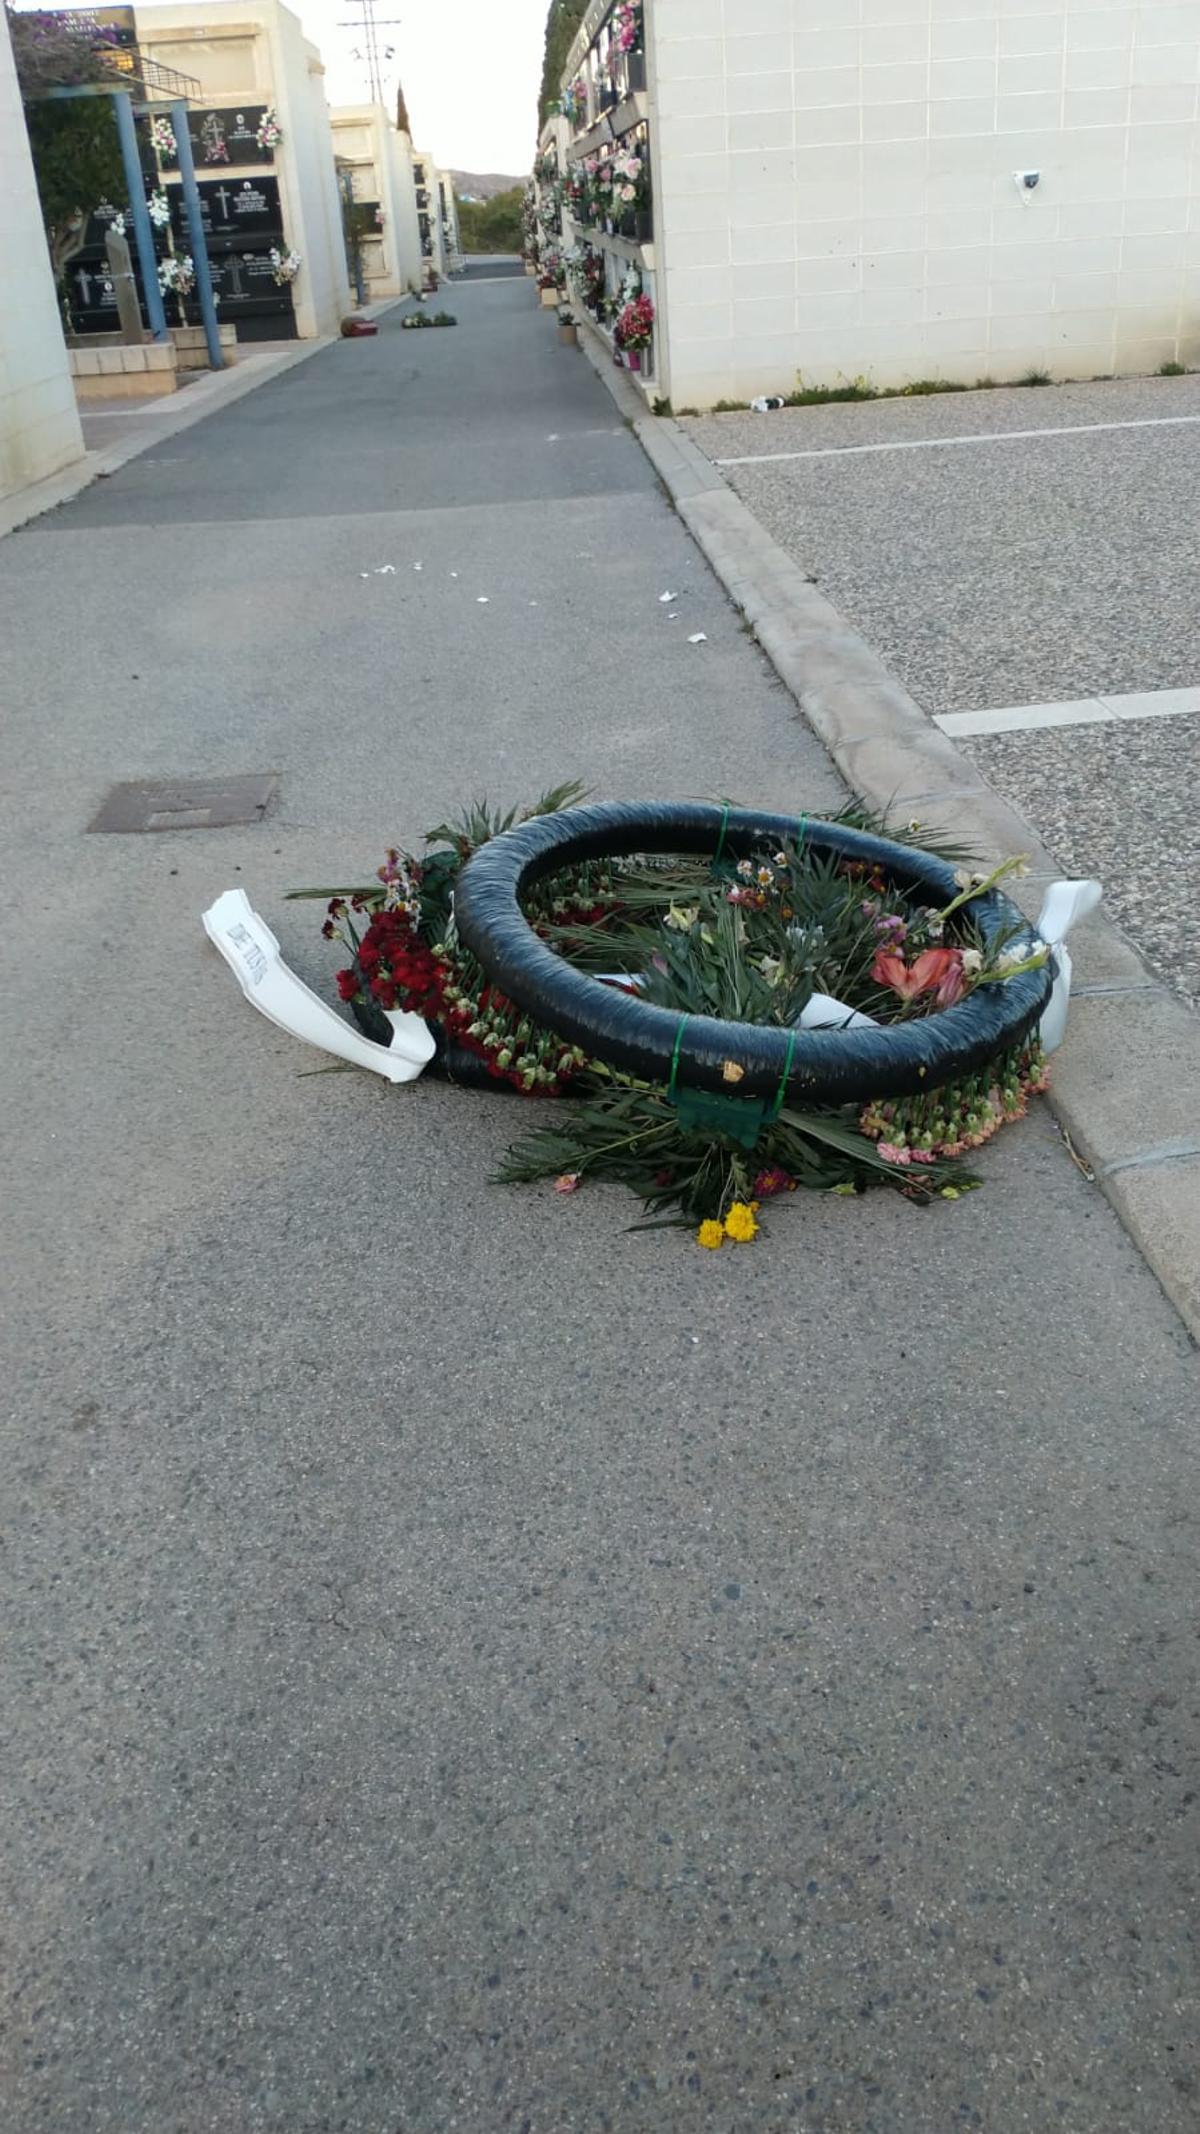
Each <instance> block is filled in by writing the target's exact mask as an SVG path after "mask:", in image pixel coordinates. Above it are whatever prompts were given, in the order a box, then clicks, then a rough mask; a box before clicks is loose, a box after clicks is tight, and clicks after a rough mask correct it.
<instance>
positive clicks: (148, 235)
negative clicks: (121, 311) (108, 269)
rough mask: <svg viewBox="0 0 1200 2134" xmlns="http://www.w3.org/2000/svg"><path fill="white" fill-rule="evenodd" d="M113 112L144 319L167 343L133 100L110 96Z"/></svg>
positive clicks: (121, 95)
mask: <svg viewBox="0 0 1200 2134" xmlns="http://www.w3.org/2000/svg"><path fill="white" fill-rule="evenodd" d="M112 101H113V109H114V111H115V112H116V117H117V135H118V138H119V140H120V143H121V160H122V162H123V163H124V165H125V183H126V185H127V186H128V188H129V206H130V210H131V212H132V215H133V234H134V237H135V238H136V240H137V255H138V265H139V267H140V268H141V270H142V296H143V298H144V300H145V305H146V317H147V318H148V319H149V321H150V331H151V333H152V334H153V336H154V339H155V340H156V341H169V340H170V338H171V336H170V334H169V332H168V331H167V314H166V312H165V311H164V310H163V300H162V290H161V289H160V288H159V286H158V261H157V260H156V259H155V257H154V231H153V230H152V228H151V226H150V216H149V213H148V211H147V208H146V180H145V177H144V176H143V174H142V165H141V159H140V157H139V155H138V144H137V128H136V126H135V125H134V123H133V102H132V99H131V98H130V97H129V96H128V95H127V94H126V92H125V91H124V90H123V89H121V90H118V91H117V93H116V95H115V96H114V97H113V100H112Z"/></svg>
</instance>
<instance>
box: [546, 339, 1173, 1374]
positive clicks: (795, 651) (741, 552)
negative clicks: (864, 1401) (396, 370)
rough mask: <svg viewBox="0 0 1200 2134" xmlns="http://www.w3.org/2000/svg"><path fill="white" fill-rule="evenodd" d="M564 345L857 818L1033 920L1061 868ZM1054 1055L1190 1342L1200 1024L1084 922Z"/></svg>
mask: <svg viewBox="0 0 1200 2134" xmlns="http://www.w3.org/2000/svg"><path fill="white" fill-rule="evenodd" d="M580 325H581V334H580V345H581V347H582V348H583V349H584V352H585V354H586V355H587V357H588V360H589V362H591V363H592V364H593V365H594V367H595V369H596V370H597V371H598V373H599V375H600V377H601V378H602V379H603V381H604V383H605V385H606V386H607V387H608V389H609V391H610V392H611V394H612V396H613V399H614V400H615V401H616V404H617V406H618V408H619V409H620V411H621V414H622V415H623V416H624V417H625V418H626V420H627V421H628V422H629V424H630V426H631V428H632V430H633V433H634V435H635V436H636V438H637V440H638V442H639V444H640V445H641V447H642V449H643V451H644V452H645V453H646V456H647V458H648V459H649V460H650V462H651V464H652V466H653V467H654V468H655V469H656V470H657V472H658V474H659V476H660V478H661V480H662V483H663V486H664V488H665V489H666V491H667V494H668V495H669V497H670V498H671V501H672V503H673V504H674V506H675V509H676V510H677V511H678V513H679V516H680V517H681V519H682V520H683V522H684V524H685V526H686V527H687V528H688V530H689V532H690V533H691V534H692V536H693V538H694V540H695V541H696V543H697V545H698V546H699V548H700V549H701V550H702V552H703V554H704V555H705V557H706V558H707V560H708V562H709V563H710V564H711V566H712V568H713V570H714V571H715V572H716V574H717V577H718V578H719V579H720V580H721V582H722V584H723V585H724V587H725V589H726V591H727V593H728V594H729V597H730V599H731V600H732V601H733V602H734V604H735V606H736V607H738V608H740V609H741V611H742V613H743V614H744V615H745V616H746V618H747V620H748V621H749V622H750V623H752V624H753V626H754V631H755V635H756V636H757V638H758V640H759V643H760V644H761V645H762V648H763V650H764V652H766V653H767V655H768V657H769V658H770V660H771V662H772V664H773V666H774V667H775V669H776V671H777V673H778V675H779V677H780V680H781V681H782V682H784V684H785V685H786V687H787V688H788V689H789V690H790V691H791V694H792V695H793V697H794V698H795V700H796V702H797V704H798V706H799V708H800V710H801V711H802V712H803V714H804V716H805V718H806V719H807V720H808V723H809V725H810V726H811V727H812V728H813V730H814V732H816V733H817V734H818V735H819V736H820V738H821V740H822V741H823V742H824V743H825V746H826V748H827V749H828V751H829V754H830V755H831V757H832V758H833V761H834V762H835V763H836V765H837V767H838V769H839V771H840V772H841V774H842V776H843V777H844V779H845V780H846V783H847V785H848V786H849V787H850V789H851V791H852V792H854V793H857V794H858V795H859V797H860V799H862V800H864V801H866V802H867V804H868V805H869V806H870V807H874V808H887V809H888V810H889V811H893V812H896V813H899V814H902V815H905V816H918V817H919V818H920V820H921V821H922V822H925V823H928V824H929V826H930V828H931V829H937V830H945V831H948V832H951V833H952V834H954V835H956V836H957V837H959V838H961V839H962V841H963V843H964V844H967V845H970V846H971V847H972V848H973V849H974V850H975V851H976V852H977V853H978V854H979V856H980V858H981V859H983V860H991V861H993V862H995V861H998V860H1000V859H1003V858H1005V857H1006V856H1007V855H1009V854H1012V853H1025V854H1027V855H1028V858H1029V862H1030V873H1029V875H1028V876H1027V877H1026V878H1025V880H1024V881H1022V882H1019V883H1018V884H1017V885H1016V888H1015V891H1014V894H1015V897H1016V901H1017V902H1018V903H1019V904H1021V905H1022V906H1023V908H1024V909H1025V910H1026V911H1027V912H1028V915H1029V916H1030V918H1036V916H1037V913H1038V910H1039V907H1040V905H1041V901H1042V895H1043V891H1044V885H1045V883H1046V882H1047V881H1048V880H1053V879H1055V878H1056V877H1058V876H1060V875H1061V873H1062V868H1061V867H1060V866H1058V865H1057V863H1056V862H1055V860H1054V857H1053V855H1052V854H1051V853H1050V852H1048V851H1047V849H1046V847H1045V846H1044V845H1043V844H1042V843H1041V840H1040V839H1039V838H1038V836H1037V834H1036V832H1034V831H1033V830H1032V829H1031V828H1030V826H1029V824H1028V823H1027V822H1026V821H1025V820H1024V818H1023V817H1022V816H1020V815H1018V814H1017V812H1016V811H1015V809H1013V808H1011V807H1010V806H1009V804H1008V802H1007V801H1006V800H1004V799H1002V798H1001V796H1000V794H999V793H997V792H996V790H995V789H994V787H992V786H991V785H989V784H988V782H987V780H986V779H985V778H983V777H982V776H981V775H980V773H979V772H978V771H977V770H976V768H975V766H974V764H972V763H971V762H970V761H969V760H968V758H967V757H965V756H963V755H961V754H960V753H959V751H958V749H957V748H956V747H955V745H954V743H953V741H952V740H950V738H949V737H948V735H946V734H944V733H942V731H941V729H940V728H939V727H937V726H935V725H934V724H933V722H932V720H931V719H929V718H927V717H926V715H925V713H924V712H923V711H922V710H921V708H920V706H919V705H918V704H917V703H916V702H915V701H914V699H913V698H912V697H910V696H909V694H908V692H907V690H906V689H904V688H903V687H902V685H901V684H900V683H899V682H898V681H897V680H896V679H895V676H894V675H892V674H890V673H889V672H888V670H887V668H886V667H885V666H884V664H883V662H882V660H881V659H880V658H879V657H878V655H877V653H875V652H873V651H872V649H871V647H870V645H869V644H868V643H867V641H866V639H865V638H863V637H861V636H860V635H859V634H858V632H857V631H856V630H854V629H852V628H851V626H850V624H849V623H847V622H846V620H845V618H844V617H843V616H842V615H840V614H839V613H838V610H837V609H836V608H835V607H833V606H832V605H831V603H830V602H829V601H828V600H826V599H825V597H824V595H823V594H821V593H819V592H818V591H817V589H816V587H815V586H814V585H812V584H811V583H810V582H809V580H808V579H807V578H806V577H805V576H804V573H803V571H801V570H800V569H799V567H798V565H797V564H796V563H794V562H793V561H792V558H791V557H790V556H788V555H787V554H786V553H785V551H784V550H783V549H782V548H780V546H779V544H778V542H776V541H774V540H772V538H771V536H770V534H768V533H767V532H766V530H765V529H764V528H763V527H762V526H760V524H759V522H758V520H757V519H755V518H754V516H753V514H752V513H751V512H750V511H749V510H748V509H747V507H746V505H745V504H743V503H742V501H741V498H740V497H737V496H735V495H734V493H733V491H732V490H731V489H730V488H729V487H728V486H727V484H726V483H725V482H724V480H723V479H722V477H721V475H720V473H719V472H718V470H717V469H716V468H715V467H714V466H713V464H712V461H711V460H709V459H708V458H706V457H705V455H704V453H703V452H701V451H700V450H699V448H698V446H696V445H694V444H693V443H692V440H691V439H690V438H689V437H688V436H687V435H686V433H685V432H684V431H683V430H681V429H680V427H679V425H678V423H676V422H674V421H672V420H671V419H670V418H669V417H662V416H654V415H649V414H647V412H646V403H645V400H644V399H643V397H642V395H641V393H640V392H639V391H638V390H637V388H636V387H635V386H632V385H631V384H630V383H629V380H628V378H627V376H626V375H625V373H624V372H623V371H621V370H618V369H616V368H615V367H614V366H613V364H612V360H611V356H610V354H609V351H608V348H607V346H606V344H605V343H604V342H603V341H602V340H601V339H600V337H599V335H597V334H596V333H595V332H594V331H592V330H591V329H589V328H588V326H587V324H586V322H585V321H582V320H581V321H580ZM1071 954H1072V960H1073V963H1074V980H1073V993H1072V1003H1071V1018H1070V1026H1069V1030H1068V1036H1067V1042H1066V1044H1065V1045H1064V1046H1063V1048H1062V1050H1061V1051H1060V1052H1059V1053H1057V1054H1056V1055H1055V1058H1054V1063H1053V1073H1052V1077H1051V1084H1050V1103H1051V1106H1052V1108H1053V1110H1054V1113H1055V1116H1056V1117H1057V1119H1058V1121H1059V1123H1060V1125H1061V1127H1062V1128H1063V1131H1064V1134H1065V1136H1066V1139H1067V1145H1068V1147H1069V1148H1070V1150H1071V1151H1072V1153H1073V1154H1074V1156H1075V1158H1076V1160H1077V1161H1078V1162H1079V1163H1080V1164H1081V1165H1082V1166H1083V1167H1084V1169H1085V1170H1086V1172H1087V1174H1088V1176H1089V1177H1090V1178H1092V1179H1093V1180H1094V1181H1095V1182H1096V1183H1097V1184H1098V1185H1099V1186H1100V1187H1101V1189H1102V1191H1103V1192H1104V1193H1105V1195H1106V1196H1107V1198H1108V1199H1109V1200H1110V1201H1111V1202H1112V1205H1113V1207H1114V1208H1115V1209H1116V1211H1117V1213H1118V1215H1119V1216H1120V1218H1121V1221H1122V1222H1123V1223H1124V1225H1125V1227H1126V1229H1127V1230H1128V1232H1129V1234H1130V1236H1131V1237H1132V1238H1133V1239H1134V1241H1135V1242H1136V1244H1137V1245H1138V1246H1139V1248H1140V1250H1141V1252H1142V1253H1143V1255H1144V1257H1145V1258H1146V1260H1147V1261H1148V1262H1149V1264H1150V1266H1151V1267H1152V1268H1153V1270H1154V1273H1155V1274H1156V1275H1157V1277H1158V1279H1159V1281H1160V1282H1161V1284H1162V1286H1163V1288H1164V1290H1165V1291H1166V1293H1167V1295H1168V1297H1170V1299H1171V1301H1172V1303H1173V1304H1174V1305H1175V1308H1176V1310H1177V1311H1178V1312H1179V1314H1180V1316H1181V1318H1182V1319H1183V1320H1184V1322H1185V1324H1186V1325H1187V1327H1188V1329H1189V1331H1190V1333H1191V1334H1192V1335H1193V1337H1194V1338H1195V1339H1196V1340H1200V1018H1198V1017H1197V1016H1195V1015H1193V1014H1192V1013H1191V1011H1190V1010H1189V1009H1188V1008H1186V1007H1185V1006H1184V1004H1183V1002H1182V1001H1180V1000H1178V999H1177V998H1176V996H1175V995H1174V994H1173V993H1171V992H1170V991H1169V990H1168V989H1167V987H1166V986H1164V985H1163V984H1162V983H1161V982H1160V981H1159V979H1157V978H1156V977H1155V975H1154V973H1153V971H1151V970H1150V968H1149V966H1148V965H1147V964H1145V963H1144V962H1143V961H1142V958H1141V957H1140V956H1139V955H1138V953H1137V951H1136V950H1135V949H1134V948H1133V947H1132V946H1131V944H1130V943H1129V942H1128V941H1127V940H1126V939H1125V937H1124V935H1123V934H1122V933H1120V932H1119V930H1118V929H1117V928H1116V927H1115V926H1114V925H1113V924H1112V923H1111V921H1110V920H1108V919H1107V918H1105V917H1104V915H1103V913H1102V912H1097V913H1096V914H1095V915H1094V916H1093V917H1092V918H1090V919H1088V920H1087V921H1086V922H1085V923H1084V924H1083V925H1081V926H1080V927H1078V928H1077V929H1076V930H1075V932H1073V933H1072V935H1071Z"/></svg>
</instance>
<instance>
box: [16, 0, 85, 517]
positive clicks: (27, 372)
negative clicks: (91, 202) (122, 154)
mask: <svg viewBox="0 0 1200 2134" xmlns="http://www.w3.org/2000/svg"><path fill="white" fill-rule="evenodd" d="M0 198H2V199H3V201H4V213H3V215H2V216H0V287H2V288H3V289H4V290H5V291H6V292H7V295H6V298H5V301H4V304H3V307H2V308H0V496H11V495H12V494H13V492H14V491H15V490H17V489H23V488H24V487H25V486H26V484H27V483H30V482H39V481H43V480H44V479H45V478H46V476H47V475H50V474H57V473H58V471H59V469H60V467H67V466H69V465H70V464H71V461H72V460H76V459H81V458H82V456H83V437H82V434H81V432H80V428H79V417H78V414H77V413H76V409H75V393H74V389H73V387H72V385H71V375H70V370H69V367H68V363H67V350H66V345H65V343H64V341H63V335H62V324H61V321H60V319H59V315H58V306H57V304H56V302H55V297H54V278H53V275H52V273H51V269H50V260H49V256H48V254H47V251H46V238H45V234H44V232H43V229H42V218H41V212H40V210H39V207H38V198H37V187H36V185H35V183H34V176H33V164H32V161H31V159H30V154H29V137H28V135H27V134H26V131H25V118H24V113H23V112H22V109H21V98H20V94H19V92H18V89H17V76H16V69H15V67H14V66H13V56H12V43H11V41H10V38H9V34H8V24H7V22H2V23H0Z"/></svg>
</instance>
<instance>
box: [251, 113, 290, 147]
mask: <svg viewBox="0 0 1200 2134" xmlns="http://www.w3.org/2000/svg"><path fill="white" fill-rule="evenodd" d="M282 139H283V128H282V126H281V125H280V123H279V120H278V118H277V116H276V113H275V106H274V105H273V104H272V105H271V107H270V109H269V110H267V111H264V112H263V115H262V117H261V119H260V120H259V122H258V132H257V133H256V134H255V136H254V143H255V147H256V148H259V149H261V150H262V151H263V152H264V154H265V153H266V151H267V150H269V149H275V148H278V146H279V144H280V142H281V141H282Z"/></svg>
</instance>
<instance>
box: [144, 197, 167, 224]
mask: <svg viewBox="0 0 1200 2134" xmlns="http://www.w3.org/2000/svg"><path fill="white" fill-rule="evenodd" d="M146 213H147V214H148V215H149V217H150V220H151V222H152V223H153V225H154V227H155V229H156V230H165V229H166V227H167V225H168V223H169V222H170V220H171V203H170V200H169V199H168V198H167V195H166V194H165V193H164V192H162V191H161V190H160V189H159V188H158V187H156V188H155V190H154V191H153V192H152V193H151V195H150V197H149V199H148V200H147V202H146Z"/></svg>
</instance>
